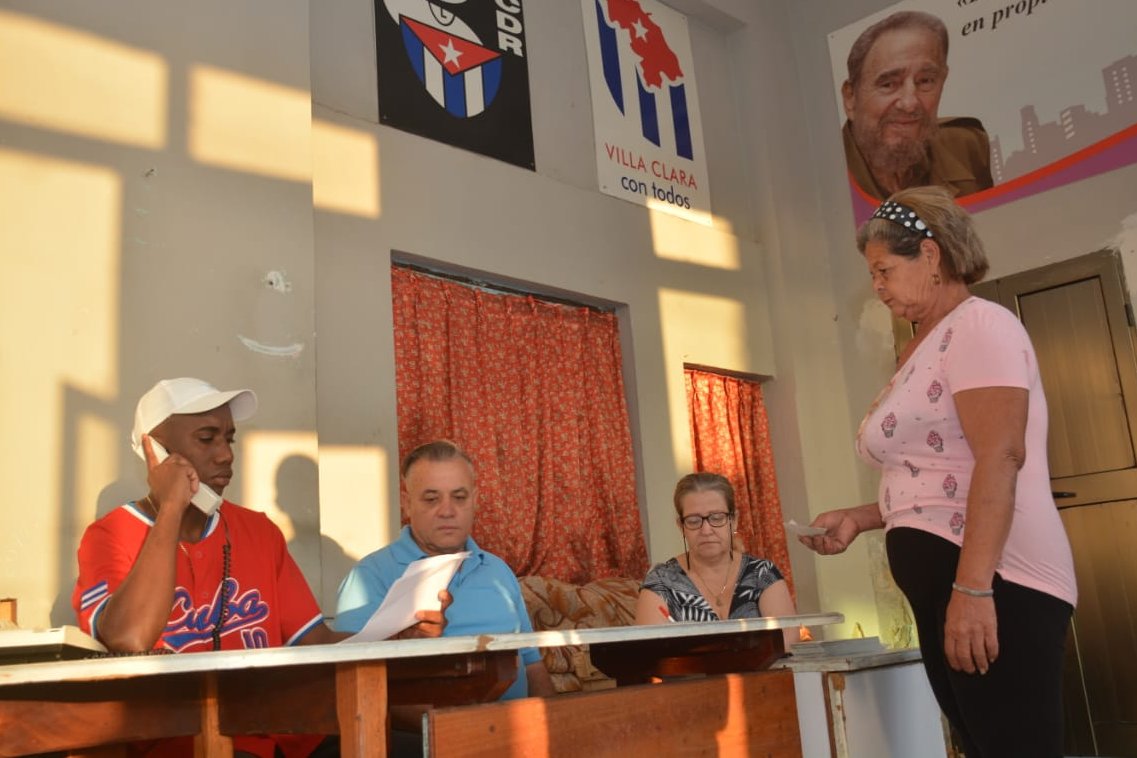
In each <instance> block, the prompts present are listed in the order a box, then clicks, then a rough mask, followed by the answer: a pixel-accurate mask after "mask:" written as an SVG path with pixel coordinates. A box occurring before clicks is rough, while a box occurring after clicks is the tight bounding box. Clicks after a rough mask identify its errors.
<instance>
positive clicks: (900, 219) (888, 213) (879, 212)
mask: <svg viewBox="0 0 1137 758" xmlns="http://www.w3.org/2000/svg"><path fill="white" fill-rule="evenodd" d="M872 217H873V218H883V219H887V220H888V221H892V222H894V223H897V224H900V225H901V226H904V227H905V228H907V229H911V230H912V231H914V232H916V233H917V234H922V235H924V236H925V237H927V238H928V239H931V238H932V230H931V229H929V228H928V225H927V224H925V223H924V222H923V220H922V219H921V218H920V217H919V216H917V215H916V211H914V210H912V209H911V208H909V207H908V206H906V205H901V204H900V203H897V202H895V201H893V200H886V201H884V202H883V203H881V204H880V207H879V208H877V209H876V213H874V214H872Z"/></svg>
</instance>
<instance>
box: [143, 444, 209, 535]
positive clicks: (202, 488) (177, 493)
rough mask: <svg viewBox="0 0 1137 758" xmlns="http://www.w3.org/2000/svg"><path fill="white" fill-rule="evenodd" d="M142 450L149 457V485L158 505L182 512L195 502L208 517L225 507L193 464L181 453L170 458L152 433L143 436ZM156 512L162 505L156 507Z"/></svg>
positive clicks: (147, 459)
mask: <svg viewBox="0 0 1137 758" xmlns="http://www.w3.org/2000/svg"><path fill="white" fill-rule="evenodd" d="M142 451H143V454H144V455H145V457H146V468H147V474H146V482H147V484H149V485H150V491H151V492H152V493H154V497H155V498H156V499H157V500H158V502H160V503H162V504H163V505H165V506H168V505H170V504H173V505H175V506H176V507H177V508H178V510H179V512H181V511H182V509H183V508H184V506H185V505H186V504H188V503H191V502H192V503H193V504H194V505H195V506H197V507H198V508H199V509H200V510H201V511H202V512H204V513H205V514H206V515H207V516H208V515H209V514H211V513H213V511H215V510H217V506H219V505H221V497H220V496H219V495H218V494H217V493H215V492H214V491H213V490H211V489H209V487H207V486H206V485H204V484H202V483H201V480H200V479H199V478H198V475H197V471H196V470H195V469H194V467H193V465H192V464H191V463H190V462H189V461H187V460H186V459H185V458H183V457H182V456H180V455H178V454H176V453H175V454H174V455H170V454H169V453H167V452H166V449H165V448H164V447H162V445H161V443H159V442H158V441H157V440H156V439H154V438H153V437H151V436H150V435H149V434H143V435H142ZM153 505H154V507H155V509H157V508H158V503H154V504H153Z"/></svg>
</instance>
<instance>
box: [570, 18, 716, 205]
mask: <svg viewBox="0 0 1137 758" xmlns="http://www.w3.org/2000/svg"><path fill="white" fill-rule="evenodd" d="M582 12H583V14H584V22H585V40H586V44H587V47H588V53H589V61H588V63H589V79H590V83H591V89H592V102H593V118H594V128H595V130H596V146H597V166H598V169H599V172H598V173H599V177H600V189H601V190H602V191H604V192H606V193H608V194H611V195H614V196H616V197H621V198H623V199H626V200H629V201H631V202H636V203H641V204H644V205H649V206H651V207H653V208H658V209H661V210H665V211H668V212H671V213H675V214H677V215H681V216H685V217H688V218H691V219H693V220H697V221H700V222H703V223H710V191H709V186H708V181H707V175H706V158H705V155H704V152H703V138H702V126H701V121H700V117H699V113H698V105H697V104H698V96H697V89H696V84H695V77H694V65H693V60H692V59H693V56H692V53H691V41H690V34H689V32H688V29H687V20H686V18H685V17H684V16H683V15H682V14H680V13H678V12H677V11H675V10H672V9H671V8H668V7H666V6H664V5H662V4H661V3H659V2H658V0H582Z"/></svg>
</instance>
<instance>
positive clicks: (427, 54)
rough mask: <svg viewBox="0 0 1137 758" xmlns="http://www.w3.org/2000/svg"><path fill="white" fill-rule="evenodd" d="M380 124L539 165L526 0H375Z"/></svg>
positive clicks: (519, 163)
mask: <svg viewBox="0 0 1137 758" xmlns="http://www.w3.org/2000/svg"><path fill="white" fill-rule="evenodd" d="M373 2H374V4H375V63H376V69H377V73H378V77H377V82H376V84H378V89H379V123H380V124H383V125H384V126H389V127H393V128H395V129H402V130H403V131H406V132H409V133H411V134H416V135H418V136H420V137H425V138H427V139H431V140H435V141H437V142H441V143H444V144H447V145H451V146H453V147H457V148H461V149H463V150H471V151H473V152H475V153H478V154H480V155H485V156H489V157H491V158H495V159H497V160H502V161H506V162H508V163H511V164H513V165H515V166H520V167H522V168H526V169H529V170H534V169H535V168H536V164H535V162H534V159H533V122H532V118H531V114H530V110H531V109H530V100H529V68H528V63H527V57H526V56H527V55H528V51H529V44H528V41H527V39H526V37H525V27H526V20H525V12H524V8H523V3H522V0H373Z"/></svg>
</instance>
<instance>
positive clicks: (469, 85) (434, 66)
mask: <svg viewBox="0 0 1137 758" xmlns="http://www.w3.org/2000/svg"><path fill="white" fill-rule="evenodd" d="M399 29H400V31H401V32H402V36H403V46H404V47H406V50H407V55H408V56H409V57H410V61H411V67H412V68H413V69H414V71H415V74H416V75H417V76H418V79H419V81H420V82H422V84H423V86H425V87H426V91H427V92H429V93H430V96H431V97H433V98H434V100H435V102H437V103H438V104H439V105H441V106H442V107H443V108H445V109H446V110H447V112H449V113H450V114H451V115H453V116H457V117H458V118H469V117H470V116H476V115H478V114H479V113H481V112H482V111H484V110H485V109H486V106H487V105H489V104H490V103H491V102H493V99H494V97H496V96H497V92H498V88H499V87H500V86H501V53H499V52H498V51H496V50H490V49H489V48H486V47H482V46H481V45H479V44H477V43H476V42H471V41H470V40H467V39H463V38H462V37H459V36H457V35H455V34H452V33H449V32H448V31H445V30H442V29H437V28H435V27H433V26H427V25H426V24H423V23H420V22H418V21H415V20H414V19H410V18H407V17H406V16H400V17H399Z"/></svg>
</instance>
